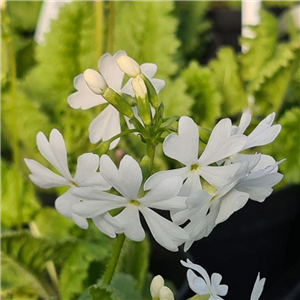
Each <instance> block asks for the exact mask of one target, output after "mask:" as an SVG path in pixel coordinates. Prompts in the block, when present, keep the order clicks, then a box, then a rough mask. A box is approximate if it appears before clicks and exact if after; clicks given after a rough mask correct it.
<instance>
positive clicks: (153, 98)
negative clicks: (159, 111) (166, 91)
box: [140, 74, 160, 108]
mask: <svg viewBox="0 0 300 300" xmlns="http://www.w3.org/2000/svg"><path fill="white" fill-rule="evenodd" d="M140 76H141V77H142V78H143V80H144V82H145V85H146V87H147V92H148V98H149V101H150V103H151V105H152V106H153V107H154V108H157V107H159V105H160V101H159V99H158V95H157V93H156V90H155V88H154V86H153V85H152V83H151V82H150V80H149V79H148V78H147V77H146V76H145V75H144V74H141V75H140Z"/></svg>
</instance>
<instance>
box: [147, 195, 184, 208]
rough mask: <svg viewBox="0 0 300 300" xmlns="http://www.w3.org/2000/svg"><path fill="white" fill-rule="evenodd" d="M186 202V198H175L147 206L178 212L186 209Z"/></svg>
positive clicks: (154, 202)
mask: <svg viewBox="0 0 300 300" xmlns="http://www.w3.org/2000/svg"><path fill="white" fill-rule="evenodd" d="M185 202H186V197H173V198H171V199H167V200H161V201H153V202H151V203H148V204H147V206H148V207H152V208H156V209H162V210H170V211H172V210H176V211H178V210H182V209H185V208H186V204H185Z"/></svg>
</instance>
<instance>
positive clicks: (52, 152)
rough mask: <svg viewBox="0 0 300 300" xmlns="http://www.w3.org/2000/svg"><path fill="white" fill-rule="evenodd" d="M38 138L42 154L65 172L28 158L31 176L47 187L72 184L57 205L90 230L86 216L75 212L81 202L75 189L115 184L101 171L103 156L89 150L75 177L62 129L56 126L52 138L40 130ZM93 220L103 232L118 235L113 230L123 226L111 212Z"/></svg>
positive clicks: (107, 186) (65, 213) (58, 199)
mask: <svg viewBox="0 0 300 300" xmlns="http://www.w3.org/2000/svg"><path fill="white" fill-rule="evenodd" d="M36 140H37V146H38V149H39V151H40V153H41V154H42V155H43V156H44V157H45V158H46V160H48V161H49V162H50V163H51V164H52V165H53V166H54V168H55V169H56V170H57V171H58V172H59V173H60V174H61V175H58V174H56V173H54V172H53V171H51V170H49V169H48V168H46V167H44V166H43V165H41V164H40V163H38V162H37V161H35V160H32V159H26V158H25V163H26V165H27V166H28V168H29V170H30V171H31V174H30V175H29V177H30V179H31V180H32V181H33V182H34V183H35V184H36V185H37V186H39V187H41V188H45V189H48V188H53V187H59V186H69V187H70V189H69V190H68V191H67V192H65V193H64V194H63V195H61V196H60V197H59V198H57V199H56V201H55V207H56V209H57V211H58V212H59V213H60V214H62V215H63V216H65V217H67V218H72V219H73V220H74V222H75V223H76V224H77V225H78V226H79V227H81V228H84V229H86V228H87V227H88V222H87V220H86V218H83V217H81V216H79V215H77V214H75V213H73V212H72V206H73V205H74V204H75V203H79V202H80V200H79V198H77V197H76V196H74V195H73V194H72V193H71V191H72V190H74V189H77V187H90V186H97V187H98V188H100V189H103V190H107V189H109V188H110V187H111V186H110V185H109V184H108V183H107V182H106V181H105V180H104V179H103V177H102V176H101V175H100V173H99V172H97V170H98V168H99V156H98V155H96V154H93V153H85V154H82V155H81V156H79V157H78V160H77V167H76V172H75V175H74V177H72V176H71V174H70V171H69V167H68V159H67V151H66V146H65V142H64V139H63V137H62V135H61V134H60V132H59V131H58V130H57V129H53V130H52V131H51V133H50V138H49V141H48V140H47V138H46V136H45V135H44V134H43V133H42V132H39V133H38V134H37V137H36ZM93 221H94V223H95V224H96V226H97V227H98V228H99V227H100V228H102V229H103V230H102V231H106V232H108V233H109V235H110V236H112V235H115V234H113V233H112V232H113V231H114V229H115V226H116V227H118V228H119V226H117V222H116V221H115V220H114V219H113V218H112V217H111V216H110V215H108V214H103V215H102V216H101V217H98V218H94V219H93ZM108 233H107V234H108Z"/></svg>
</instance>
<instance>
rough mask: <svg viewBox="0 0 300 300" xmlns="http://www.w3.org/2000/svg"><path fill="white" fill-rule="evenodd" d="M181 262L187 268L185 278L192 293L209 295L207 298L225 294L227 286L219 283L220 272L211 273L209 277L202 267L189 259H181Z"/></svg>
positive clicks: (217, 297) (213, 299)
mask: <svg viewBox="0 0 300 300" xmlns="http://www.w3.org/2000/svg"><path fill="white" fill-rule="evenodd" d="M181 264H182V265H183V266H185V267H187V268H189V270H188V271H187V279H188V284H189V287H190V288H191V290H192V291H193V292H194V293H196V294H198V295H200V296H203V295H209V298H208V300H217V299H223V298H221V297H219V296H225V295H226V294H227V292H228V286H227V285H225V284H220V283H221V280H222V276H221V275H220V274H218V273H213V274H212V276H211V279H210V278H209V275H208V274H207V272H206V271H205V269H204V268H202V267H201V266H199V265H196V264H193V263H192V262H191V261H190V260H189V259H187V262H185V261H183V260H181ZM190 269H192V270H194V271H196V272H197V273H199V274H200V275H201V276H202V277H199V276H197V275H196V274H195V272H193V271H192V270H190Z"/></svg>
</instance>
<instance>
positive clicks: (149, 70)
mask: <svg viewBox="0 0 300 300" xmlns="http://www.w3.org/2000/svg"><path fill="white" fill-rule="evenodd" d="M126 55H127V54H126V52H124V51H119V52H117V53H116V54H115V55H114V56H112V55H110V54H109V53H106V54H104V55H103V56H102V57H101V58H100V60H99V62H98V68H99V71H100V73H101V76H102V77H103V79H104V81H105V82H106V84H107V85H108V86H109V87H110V88H111V89H112V90H114V91H115V92H117V93H121V92H122V93H126V94H129V95H131V96H134V93H133V90H132V86H131V79H130V80H129V81H128V82H127V83H126V84H125V85H124V86H123V87H122V83H123V78H124V73H123V72H122V71H121V70H120V68H119V66H118V65H117V59H118V57H120V56H126ZM140 69H141V71H142V72H143V74H144V75H145V76H147V77H148V79H149V80H150V81H151V82H152V84H153V86H154V87H155V89H156V91H157V92H159V91H160V90H161V89H162V88H163V87H164V81H163V80H160V79H153V78H152V77H153V76H154V75H155V73H156V70H157V66H156V65H155V64H150V63H146V64H142V65H141V66H140ZM95 72H96V71H95ZM98 74H99V73H98ZM97 76H98V75H97ZM74 86H75V88H76V90H77V92H75V93H73V94H71V95H70V96H69V97H68V103H69V105H70V106H71V107H72V108H74V109H83V110H85V109H89V108H92V107H95V106H98V105H101V104H105V103H107V101H106V100H105V99H104V98H103V97H102V96H101V95H99V94H98V92H99V90H97V88H99V82H97V81H96V90H95V91H96V94H95V93H94V92H92V90H91V89H90V88H89V87H88V85H87V83H86V81H85V80H84V77H83V74H81V75H78V76H77V77H76V78H75V79H74ZM101 86H102V87H104V85H103V84H102V85H101ZM102 87H101V88H102ZM120 132H121V125H120V114H119V112H118V111H117V110H116V109H115V108H114V107H113V106H112V105H111V104H108V106H107V107H106V108H105V109H104V110H103V111H102V112H101V113H100V114H99V115H98V116H97V117H96V118H95V119H94V120H93V121H92V123H91V124H90V126H89V138H90V142H91V143H92V144H96V143H98V142H99V141H100V140H103V141H107V140H109V139H110V138H112V137H113V136H115V135H117V134H119V133H120ZM119 140H120V139H116V140H115V141H113V142H112V143H111V144H110V149H113V148H115V147H116V146H117V144H118V142H119Z"/></svg>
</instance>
